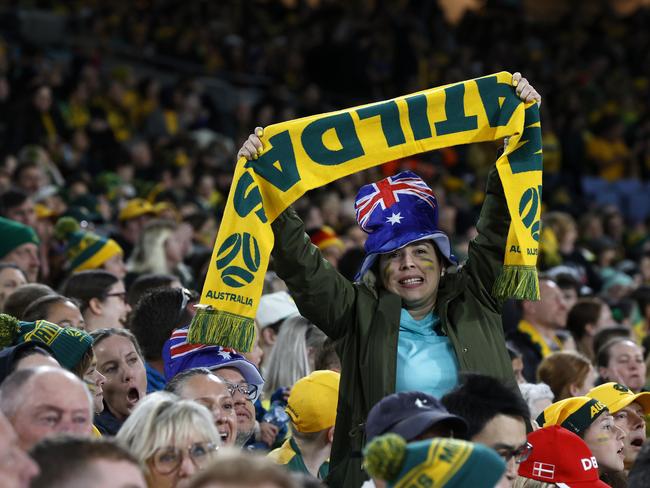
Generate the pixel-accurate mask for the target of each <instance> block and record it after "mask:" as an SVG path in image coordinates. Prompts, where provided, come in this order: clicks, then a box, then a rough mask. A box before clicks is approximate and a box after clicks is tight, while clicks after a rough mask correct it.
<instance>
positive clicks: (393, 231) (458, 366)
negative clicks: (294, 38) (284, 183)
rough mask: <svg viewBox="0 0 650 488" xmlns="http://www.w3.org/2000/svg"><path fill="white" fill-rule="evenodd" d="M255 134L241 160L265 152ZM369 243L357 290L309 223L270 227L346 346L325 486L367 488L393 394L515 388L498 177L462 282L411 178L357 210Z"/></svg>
mask: <svg viewBox="0 0 650 488" xmlns="http://www.w3.org/2000/svg"><path fill="white" fill-rule="evenodd" d="M513 86H515V91H516V93H517V95H518V96H519V98H520V99H521V100H523V101H524V102H532V101H537V102H538V103H539V102H540V101H541V97H540V95H539V94H538V93H537V91H536V90H535V89H534V88H533V87H532V86H531V85H530V84H529V83H528V81H527V80H526V79H525V78H522V77H521V74H519V73H515V74H514V75H513ZM262 134H263V132H262V129H261V128H257V129H256V130H255V134H252V135H251V136H250V137H249V138H248V140H247V141H246V142H245V143H244V145H243V147H242V148H241V149H240V151H239V154H238V156H239V157H245V158H246V159H249V160H251V159H256V157H257V154H259V153H260V152H261V150H262V149H263V146H262V143H261V141H260V139H259V136H261V135H262ZM355 207H356V214H357V222H358V223H359V225H360V226H361V227H362V229H363V230H364V231H365V232H366V233H367V234H368V239H367V241H366V257H365V258H364V261H363V264H362V266H361V270H360V272H359V274H358V275H357V282H356V283H355V284H352V283H350V282H349V281H348V280H346V279H345V278H344V277H343V276H341V275H340V274H339V273H338V272H337V271H336V270H335V269H334V268H333V267H332V266H331V265H330V264H329V263H328V262H327V261H326V260H324V259H323V258H322V257H321V255H320V253H319V252H318V249H317V248H315V247H314V246H313V245H312V244H311V243H310V241H309V238H308V237H307V236H306V234H305V229H304V225H303V223H302V221H301V220H300V219H299V218H298V217H297V215H296V213H295V212H294V211H293V210H292V209H291V208H289V209H287V210H286V211H285V212H284V213H283V214H281V215H280V216H279V217H278V218H277V219H276V220H275V221H274V222H273V224H272V228H273V232H274V237H275V247H274V250H273V253H272V256H273V259H274V261H275V270H276V272H277V274H278V276H280V277H281V278H282V279H283V280H284V281H285V282H286V284H287V286H288V288H289V290H290V291H291V293H292V296H293V298H294V299H295V301H296V304H297V305H298V308H299V310H300V313H301V315H303V316H304V317H306V318H308V319H309V320H311V321H312V322H313V323H314V324H316V325H317V326H318V327H319V328H321V329H322V330H323V331H324V332H325V333H326V334H327V335H328V336H329V337H330V338H332V339H333V340H334V341H336V343H337V348H338V353H339V356H340V358H341V364H342V370H341V389H340V394H339V407H338V416H337V421H336V430H335V436H334V441H333V446H332V456H331V463H330V475H329V478H328V485H329V486H332V487H340V486H360V485H361V483H362V481H363V478H364V477H365V475H364V474H363V471H362V470H361V448H362V446H363V443H364V423H365V419H366V416H367V414H368V411H369V410H370V408H372V406H373V405H374V404H375V403H376V402H378V401H379V400H380V399H382V398H383V397H385V396H386V395H389V394H391V393H394V392H396V391H409V390H419V391H424V392H426V393H429V394H431V395H434V396H437V397H440V396H442V395H443V394H444V393H446V392H447V391H449V390H450V389H452V388H453V387H454V386H455V385H456V384H457V382H458V373H459V372H469V371H475V372H481V373H484V374H490V375H492V376H495V377H497V378H499V379H500V380H502V381H503V382H505V383H506V384H509V385H512V387H513V388H516V382H515V379H514V376H513V373H512V367H511V363H510V359H509V356H508V353H507V351H506V347H505V340H504V336H503V329H502V325H501V304H500V303H499V302H498V301H497V300H496V299H495V298H493V296H492V294H491V290H492V289H493V285H494V282H495V280H496V278H497V276H498V275H499V273H500V271H501V269H502V265H503V259H504V249H505V246H506V237H507V235H508V228H509V225H510V215H509V212H508V208H507V204H506V200H505V196H504V193H503V187H502V184H501V181H500V178H499V175H498V173H497V171H496V168H495V167H493V168H492V170H491V171H490V174H489V176H488V182H487V192H486V197H485V201H484V203H483V207H482V210H481V215H480V218H479V221H478V223H477V230H478V236H477V237H476V239H474V241H473V242H472V243H471V244H470V248H469V257H468V261H467V263H466V264H465V265H464V266H463V267H462V269H460V270H459V271H458V272H457V273H446V272H445V271H446V268H447V267H449V266H451V265H454V264H456V259H455V257H454V256H453V255H452V253H451V246H450V243H449V237H448V236H447V235H446V234H445V233H444V232H442V231H440V230H439V229H438V227H437V222H438V206H437V201H436V198H435V196H434V195H433V192H432V191H431V189H430V188H429V187H428V186H427V185H426V183H424V181H422V180H421V179H420V178H419V177H418V176H417V175H415V174H414V173H412V172H410V171H405V172H402V173H400V174H398V175H395V176H393V177H389V178H386V179H383V180H381V181H379V182H377V183H375V184H371V185H365V186H363V187H362V188H361V189H360V191H359V193H358V195H357V199H356V203H355Z"/></svg>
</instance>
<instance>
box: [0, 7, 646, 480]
mask: <svg viewBox="0 0 650 488" xmlns="http://www.w3.org/2000/svg"><path fill="white" fill-rule="evenodd" d="M647 3H648V2H644V1H636V2H635V1H631V0H630V1H615V0H612V1H604V0H594V1H575V2H563V1H548V2H534V1H524V0H487V1H480V0H476V1H471V0H465V1H456V2H453V1H440V2H433V1H430V0H396V1H388V0H386V1H382V0H357V1H345V0H281V1H276V0H250V1H239V0H219V1H202V0H196V1H185V2H177V1H174V0H158V1H154V0H150V1H146V0H134V1H114V2H102V1H99V0H73V1H69V2H67V1H65V2H62V1H55V0H52V1H47V0H43V1H37V0H34V1H9V2H3V4H2V5H0V216H1V217H3V219H2V220H1V221H0V239H2V240H3V243H2V244H0V263H4V264H0V311H2V312H5V313H9V314H10V315H12V316H15V317H17V318H19V319H22V320H27V321H31V320H36V319H42V318H47V319H48V320H51V321H53V322H56V323H58V324H59V325H65V324H68V325H72V326H75V327H80V328H84V329H86V330H87V331H88V332H92V331H94V330H97V329H102V328H106V327H122V326H123V325H127V326H128V328H130V329H131V330H132V331H133V332H134V334H135V336H136V338H137V340H138V341H140V346H142V349H143V351H144V356H142V353H141V352H139V354H140V356H141V359H143V360H146V362H147V378H148V381H149V390H152V389H160V388H162V387H163V386H164V383H165V378H164V377H163V375H162V364H163V363H162V361H163V360H162V358H161V357H160V347H161V346H162V344H163V343H164V342H165V341H166V340H167V339H169V334H170V333H171V331H172V330H173V329H174V328H176V327H179V326H183V325H187V324H186V323H181V322H182V321H180V318H179V320H172V321H171V322H170V323H169V324H168V325H166V326H165V327H166V328H164V329H160V330H159V331H158V333H157V335H156V337H152V336H151V334H150V330H149V328H147V326H143V328H142V329H138V327H139V326H138V324H137V318H136V319H134V312H135V311H137V310H138V304H139V302H140V299H141V298H142V297H143V296H145V295H146V296H148V297H149V298H148V299H149V300H150V302H151V301H153V302H155V298H152V296H151V295H147V294H146V293H145V292H147V291H150V290H151V289H153V288H156V287H159V286H166V287H176V288H183V289H187V293H188V295H187V299H188V300H189V301H190V302H191V303H195V302H196V301H197V293H198V292H200V291H201V287H202V285H203V281H204V279H205V274H206V270H207V268H208V266H209V264H210V256H211V253H212V246H213V244H214V240H215V237H216V234H217V232H218V229H219V224H220V222H221V217H222V214H223V210H224V205H225V201H226V198H227V196H228V191H229V188H230V183H231V180H232V173H233V169H234V166H235V163H236V154H237V150H238V148H239V147H240V146H241V144H242V143H243V141H244V140H245V139H246V137H247V136H248V134H249V133H251V131H252V130H253V128H254V127H256V126H262V127H264V126H268V125H270V124H273V123H277V122H282V121H286V120H291V119H295V118H298V117H303V116H308V115H313V114H318V113H323V112H327V111H331V110H336V109H341V108H346V107H351V106H354V105H359V104H362V103H369V102H373V101H379V100H384V99H389V98H392V97H396V96H399V95H404V94H407V93H411V92H415V91H418V90H423V89H426V88H430V87H435V86H439V85H443V84H446V83H451V82H456V81H462V80H466V79H471V78H475V77H479V76H483V75H487V74H491V73H494V72H499V71H509V72H515V71H519V72H521V73H523V74H524V76H526V78H528V80H530V81H531V83H532V84H534V86H535V88H536V89H537V90H538V91H539V92H540V93H541V94H542V96H543V103H542V105H541V113H542V130H543V144H544V145H543V152H544V190H543V209H542V222H543V231H542V234H541V242H540V255H539V262H538V267H539V270H540V272H541V276H542V278H543V280H542V293H543V295H542V299H543V302H542V305H539V307H542V309H538V310H534V307H535V306H534V305H531V304H530V303H515V302H514V301H511V302H508V303H507V304H506V307H505V310H504V315H503V323H504V330H505V331H506V336H507V337H508V338H510V339H511V342H509V346H510V348H511V355H512V359H513V367H515V369H516V370H517V371H518V372H519V373H520V377H519V379H520V380H521V383H536V382H538V381H545V382H547V383H549V384H550V385H551V387H552V389H553V388H555V387H554V386H553V385H555V383H554V382H555V380H557V376H558V375H559V373H558V371H560V370H562V368H564V366H562V364H563V363H561V364H560V366H557V365H556V366H554V363H553V361H550V363H549V362H548V361H547V362H544V360H545V358H546V357H548V356H550V355H551V353H558V352H560V350H565V351H566V350H577V351H579V352H580V353H581V354H582V356H581V357H585V358H587V361H588V362H587V363H586V364H587V369H586V371H587V372H592V373H593V374H592V376H593V378H591V377H590V378H591V379H590V380H589V381H587V380H586V379H585V378H586V373H585V375H583V376H580V378H570V379H566V381H568V382H569V383H570V381H569V380H575V381H577V382H579V383H580V386H581V389H582V388H583V387H584V386H586V385H589V386H590V387H592V386H594V384H595V383H597V380H596V373H598V375H600V381H601V382H607V381H617V382H620V383H624V384H626V386H628V387H630V388H631V390H633V391H634V392H635V393H638V392H640V391H642V390H643V389H644V388H646V387H647V386H648V385H650V382H648V381H647V380H646V366H645V364H646V361H647V359H648V357H647V352H648V351H650V342H649V341H650V335H649V334H648V329H649V328H650V104H649V103H648V93H649V90H650V33H649V32H650V31H649V30H648V29H647V26H648V25H649V24H650V8H649V6H648V5H647ZM497 150H498V144H492V143H487V144H475V145H470V146H460V147H452V148H445V149H442V150H439V151H434V152H430V153H426V154H421V155H418V156H416V157H412V158H408V159H404V160H397V161H393V162H390V163H387V164H385V165H383V166H381V167H378V168H373V169H370V170H367V171H364V172H361V173H358V174H354V175H351V176H349V177H346V178H343V179H341V180H338V181H336V182H333V183H331V184H329V185H327V186H325V187H323V188H319V189H317V190H314V191H312V192H310V193H309V194H307V195H306V196H304V197H303V198H301V199H300V200H299V201H298V202H296V204H295V208H296V210H297V211H298V214H299V215H300V217H301V218H302V219H303V221H304V222H305V225H306V229H307V232H308V234H309V236H310V237H311V239H312V242H313V243H314V244H315V245H316V246H318V247H319V249H320V250H321V252H322V253H323V255H324V257H325V258H326V259H328V260H329V261H330V262H331V263H332V264H333V265H334V266H335V267H337V268H338V270H339V271H340V272H341V273H342V274H343V275H344V276H346V277H348V278H349V279H352V278H353V277H354V275H355V273H356V271H357V269H358V266H359V264H360V262H361V260H362V258H363V256H364V252H363V244H364V241H365V234H364V233H363V232H362V231H360V229H359V228H358V227H357V225H356V222H355V218H354V198H355V195H356V192H357V190H358V189H359V187H360V186H362V185H363V184H365V183H368V182H371V181H376V180H377V179H379V178H381V177H383V176H387V175H392V174H394V173H395V172H397V171H398V170H401V169H412V170H413V171H415V172H417V173H418V174H419V175H421V176H422V177H423V179H425V180H426V181H427V183H428V184H429V185H430V186H431V187H432V188H433V190H434V193H435V195H436V197H437V199H438V202H439V203H440V222H439V225H440V228H441V229H442V230H444V231H445V232H446V233H447V234H448V235H449V236H450V238H451V239H452V247H453V252H454V254H455V255H456V256H458V257H459V260H460V262H461V264H462V261H463V260H464V259H465V258H466V257H467V248H468V244H469V241H470V240H471V239H472V238H474V237H475V236H476V227H475V224H476V220H477V218H478V214H479V211H480V208H481V204H482V203H483V200H484V189H485V181H486V177H487V173H488V170H489V168H490V167H491V165H492V164H493V162H494V160H495V158H496V154H497ZM25 246H27V247H25ZM98 269H102V270H103V272H105V274H104V275H101V274H95V275H84V272H87V271H89V270H98ZM80 272H81V273H80ZM27 283H30V285H26V284H27ZM38 284H40V285H41V286H42V287H40V288H39V285H38ZM25 286H28V288H29V289H27V288H24V287H25ZM30 287H31V288H30ZM48 287H49V288H48ZM21 288H22V289H23V290H27V291H24V292H22V293H18V294H15V293H14V291H16V290H20V289H21ZM284 290H286V288H285V286H284V284H283V283H282V282H281V281H280V280H279V279H278V278H277V277H276V276H275V274H274V273H273V264H272V263H271V268H270V271H269V273H268V275H267V280H266V288H265V293H273V292H280V291H284ZM556 290H560V292H559V295H557V296H556V295H555V293H556ZM56 293H60V294H61V296H59V295H56ZM179 293H180V292H179ZM185 293H186V292H185V291H183V292H182V294H179V296H178V297H177V298H178V300H179V304H178V305H181V310H184V309H185V306H186V305H187V301H183V300H185V299H184V298H183V296H184V294H185ZM50 295H56V296H58V297H59V298H57V299H49V300H53V301H56V300H60V301H61V302H62V303H63V302H65V301H66V300H68V299H72V300H68V301H69V303H70V304H71V305H72V306H73V307H75V308H76V309H77V311H76V312H74V310H73V311H72V312H70V313H67V314H65V320H64V317H63V316H58V317H57V318H58V320H55V319H54V318H53V317H52V315H51V314H50V311H51V310H50V309H49V307H50V302H49V301H48V300H45V301H44V302H42V303H40V304H39V305H38V306H36V307H32V310H31V312H30V311H29V310H28V306H29V305H31V304H32V303H35V302H36V301H37V299H38V298H39V297H44V296H50ZM93 299H98V300H99V302H97V301H96V302H92V300H93ZM175 299H176V298H174V300H175ZM161 300H163V302H164V300H171V299H169V297H167V298H165V299H161ZM174 300H171V301H172V302H173V301H174ZM163 302H161V303H163ZM551 302H552V303H551ZM97 303H100V305H97ZM165 303H167V302H165ZM178 305H177V304H175V302H174V307H177V306H178ZM145 306H149V307H153V308H155V307H158V308H161V307H162V308H164V307H163V305H161V304H155V303H154V304H153V305H151V304H149V305H145ZM287 306H288V305H287V304H286V303H285V302H284V301H282V302H278V303H277V304H276V305H275V307H276V308H275V309H274V308H273V306H272V307H271V310H272V311H271V312H269V313H270V316H271V317H273V318H275V319H276V320H274V321H270V319H265V320H262V321H260V319H259V317H258V326H259V328H260V338H261V343H260V346H262V347H261V350H260V351H258V352H254V353H253V355H252V356H247V357H248V359H249V360H250V361H251V362H252V363H253V364H255V365H256V366H258V367H260V368H261V370H262V371H263V373H264V374H265V377H266V380H267V383H266V387H265V389H264V390H265V391H264V397H265V399H266V404H265V406H264V407H262V405H261V404H259V405H258V409H257V417H258V425H257V432H256V434H255V435H254V436H253V438H252V439H251V444H255V443H257V447H260V443H262V447H264V448H269V447H273V446H275V447H278V445H279V442H280V441H281V440H282V438H281V437H277V436H278V434H280V431H281V429H282V425H284V424H286V422H287V419H285V420H284V421H283V422H284V424H283V423H282V422H279V424H280V425H281V426H280V428H278V426H277V425H275V424H274V427H267V428H266V429H264V428H262V429H261V430H260V427H259V424H264V423H267V424H273V422H276V423H278V422H277V418H276V417H273V415H271V417H268V418H265V417H264V415H265V414H267V413H268V412H271V413H273V403H272V402H271V400H273V398H272V395H273V394H275V395H276V396H275V400H278V399H282V396H283V392H284V394H285V396H286V394H288V393H287V391H288V390H286V389H287V388H290V387H291V386H293V382H295V381H296V380H298V379H300V378H301V377H304V376H306V375H308V374H309V373H311V372H312V371H313V370H315V369H333V370H337V369H339V368H340V365H338V361H337V359H336V354H335V353H334V350H333V347H332V345H331V344H330V343H329V342H326V341H325V336H324V335H323V334H322V333H320V332H319V331H317V330H316V329H315V327H314V326H313V325H312V324H309V323H308V321H306V319H303V320H304V321H305V323H302V322H300V321H298V322H296V323H295V324H293V326H292V330H293V334H294V335H289V333H288V332H286V333H285V334H283V335H281V336H278V341H279V342H278V344H276V345H275V347H281V348H282V349H281V351H282V352H281V353H277V352H276V353H275V355H276V358H275V360H273V356H272V354H271V349H272V345H273V344H274V343H275V335H276V333H278V330H279V324H280V322H282V320H284V319H286V318H287V316H288V315H286V314H285V315H283V314H284V308H285V307H287ZM576 307H577V308H576ZM143 309H144V308H143ZM143 313H144V314H145V315H144V316H146V318H147V320H153V319H152V318H151V317H153V316H151V315H146V313H148V312H143ZM188 313H189V312H188ZM535 314H537V318H538V319H539V317H540V316H542V315H544V319H543V320H541V319H540V320H539V323H537V322H535V320H536V319H535V317H536V315H535ZM182 318H183V319H187V320H189V319H188V318H187V317H185V316H183V317H182ZM143 320H144V319H143ZM156 320H157V319H156ZM187 320H185V322H187ZM522 320H523V321H528V322H529V323H533V324H534V325H536V326H539V329H540V330H544V331H545V334H546V337H547V338H548V337H552V338H553V341H555V344H556V347H552V348H550V349H548V350H546V349H544V348H541V349H542V350H538V349H540V348H539V347H537V346H538V345H539V344H537V345H536V344H535V340H532V342H531V339H530V337H528V338H526V337H522V336H521V334H520V333H521V321H522ZM66 321H67V322H66ZM267 325H273V326H274V327H276V328H275V329H274V331H273V334H272V335H273V340H272V341H271V340H270V339H268V337H267V336H266V335H265V334H264V333H263V331H264V329H265V328H266V327H267ZM285 327H286V326H285ZM143 331H144V332H143ZM603 331H605V332H603ZM599 333H600V335H598V334H599ZM125 337H126V336H125ZM269 337H270V336H269ZM280 337H281V339H282V340H280ZM612 337H623V338H625V340H627V341H628V342H630V344H631V345H630V344H628V346H629V347H630V348H632V349H630V350H631V351H632V352H630V350H628V349H626V350H625V351H624V352H625V354H627V356H626V357H627V358H628V362H629V363H630V365H629V370H630V371H631V372H629V371H628V372H627V373H626V372H625V371H623V370H624V369H625V367H627V366H625V367H623V366H620V365H619V366H616V367H615V366H614V365H613V364H610V360H611V361H618V359H616V358H615V357H614V356H613V354H614V353H613V352H612V351H610V350H609V349H608V350H606V351H605V352H604V353H603V354H604V356H602V357H601V356H599V346H603V345H604V344H605V343H606V342H607V340H608V339H611V338H612ZM104 339H105V338H104V337H99V336H95V347H97V343H98V340H99V341H101V340H104ZM533 339H534V338H533ZM129 340H131V341H132V342H133V344H134V345H135V346H136V349H137V341H136V339H129ZM282 341H284V342H282ZM297 343H300V347H301V349H300V351H301V352H300V353H297V352H295V351H296V348H295V344H297ZM610 346H611V344H610ZM635 348H636V349H635ZM138 351H139V349H138ZM148 351H149V352H148ZM292 351H293V352H292ZM305 351H309V357H308V360H305V361H303V363H301V365H298V366H296V365H293V366H291V367H289V366H287V364H288V363H289V362H290V360H289V359H290V358H291V354H294V355H298V354H300V358H299V359H300V360H301V361H302V360H303V359H304V358H305V357H306V356H305V355H306V354H307V353H306V352H305ZM636 353H639V354H641V361H637V360H636V359H634V358H636V356H634V355H635V354H636ZM621 354H623V353H621ZM562 357H563V356H560V359H558V361H560V360H561V358H562ZM599 357H601V359H598V358H599ZM278 358H282V359H278ZM288 358H289V359H288ZM522 358H523V364H520V363H519V361H520V360H521V359H522ZM630 358H632V359H630ZM273 361H275V363H274V362H273ZM318 361H320V363H318ZM599 361H600V362H599ZM603 361H604V362H603ZM276 363H287V364H284V365H283V364H276ZM601 363H602V364H601ZM632 363H635V364H632ZM636 363H638V364H636ZM540 364H542V366H540V369H538V368H537V367H538V366H539V365H540ZM553 367H556V368H558V369H557V370H553ZM599 368H604V369H599ZM156 370H157V376H156ZM287 370H290V372H289V373H287ZM553 371H555V372H553ZM626 371H627V370H626ZM103 373H105V372H103ZM283 374H288V376H286V375H285V376H282V375H283ZM631 378H633V379H631ZM167 379H169V378H167ZM247 380H248V379H247ZM109 381H110V379H109ZM156 381H162V384H159V385H158V386H159V388H152V385H155V384H156ZM563 381H565V380H563ZM575 381H574V382H575ZM585 381H587V383H585ZM630 381H633V382H634V383H633V384H630V383H629V382H630ZM145 383H146V382H145ZM562 385H564V386H566V385H565V384H564V383H562ZM558 388H559V389H558ZM141 389H142V388H141ZM556 389H558V391H555V390H554V391H553V394H554V398H555V400H558V399H561V398H566V397H572V396H575V394H574V392H573V393H571V394H568V393H567V392H566V391H564V392H561V391H560V390H561V389H562V386H557V388H556ZM588 389H589V388H587V390H588ZM587 390H585V391H587ZM136 393H137V398H136V399H135V401H136V402H137V401H138V400H139V399H140V395H142V396H144V394H145V392H143V391H137V392H136ZM231 393H232V392H231ZM128 394H130V393H128ZM134 395H135V393H134ZM524 398H527V397H526V395H524ZM161 401H162V400H161ZM284 401H285V403H286V398H284ZM280 403H282V402H280ZM152 404H153V401H152ZM111 410H112V409H111ZM99 412H101V409H100V410H99ZM95 413H98V412H97V411H96V412H95ZM645 413H646V414H647V413H648V412H645ZM277 415H279V416H281V415H282V414H281V413H278V414H277ZM533 418H535V416H533ZM265 419H266V420H265ZM269 419H270V420H269ZM122 420H124V419H122ZM113 433H114V432H113ZM284 433H286V429H285V431H284V432H283V433H282V435H283V434H284ZM276 437H277V439H276ZM644 438H645V437H644ZM263 444H265V445H263ZM197 486H198V485H197Z"/></svg>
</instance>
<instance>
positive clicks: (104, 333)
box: [90, 328, 144, 362]
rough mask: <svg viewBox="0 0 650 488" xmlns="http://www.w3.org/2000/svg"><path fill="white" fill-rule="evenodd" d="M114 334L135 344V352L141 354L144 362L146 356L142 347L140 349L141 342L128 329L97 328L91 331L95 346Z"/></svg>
mask: <svg viewBox="0 0 650 488" xmlns="http://www.w3.org/2000/svg"><path fill="white" fill-rule="evenodd" d="M113 336H121V337H125V338H127V339H128V340H130V341H131V343H132V344H133V347H134V348H135V352H137V353H138V356H140V359H142V361H143V362H144V356H143V355H142V349H140V344H138V340H137V339H136V338H135V336H134V335H133V334H132V333H131V332H130V331H128V330H127V329H115V328H113V329H97V330H93V331H92V332H91V333H90V337H92V338H93V347H97V346H98V345H99V343H100V342H102V341H103V340H105V339H108V338H109V337H113Z"/></svg>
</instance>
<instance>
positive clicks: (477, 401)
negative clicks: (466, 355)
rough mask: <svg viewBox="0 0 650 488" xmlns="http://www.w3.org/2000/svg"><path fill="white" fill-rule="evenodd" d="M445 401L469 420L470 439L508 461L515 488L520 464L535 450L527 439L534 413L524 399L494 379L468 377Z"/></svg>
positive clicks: (509, 479) (507, 474) (478, 375)
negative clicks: (532, 449) (528, 428)
mask: <svg viewBox="0 0 650 488" xmlns="http://www.w3.org/2000/svg"><path fill="white" fill-rule="evenodd" d="M441 401H442V404H443V405H444V406H445V407H446V408H447V410H448V411H449V412H450V413H452V414H455V415H458V416H460V417H462V418H464V419H465V420H466V421H467V425H468V430H467V437H466V440H469V441H472V442H477V443H479V444H483V445H486V446H488V447H490V448H492V449H494V450H495V451H496V452H497V454H499V456H501V457H502V458H503V459H504V461H505V462H506V472H505V473H504V476H505V477H506V479H507V480H508V482H509V485H510V486H512V484H513V483H514V481H515V479H516V477H517V470H518V467H519V463H522V462H523V461H525V460H526V459H527V458H528V456H529V454H530V451H531V446H530V444H528V442H527V440H526V421H527V420H528V419H529V418H530V413H529V410H528V405H526V402H524V400H523V399H522V398H521V396H520V395H517V394H516V393H515V392H514V391H512V390H511V389H509V388H507V387H505V386H504V385H502V384H501V383H500V382H499V381H498V380H497V379H495V378H492V377H491V376H486V375H482V374H467V375H466V376H465V377H464V379H463V381H462V382H461V384H460V385H459V386H458V387H456V388H455V389H454V390H452V391H450V392H449V393H447V394H446V395H445V396H443V397H442V399H441Z"/></svg>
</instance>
